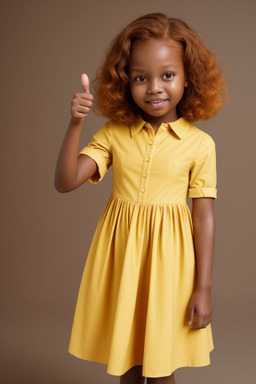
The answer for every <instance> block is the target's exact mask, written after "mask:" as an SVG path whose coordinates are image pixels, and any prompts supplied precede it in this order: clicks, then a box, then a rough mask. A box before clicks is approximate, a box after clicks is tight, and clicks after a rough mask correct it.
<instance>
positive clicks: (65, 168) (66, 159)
mask: <svg viewBox="0 0 256 384" xmlns="http://www.w3.org/2000/svg"><path fill="white" fill-rule="evenodd" d="M82 123H83V122H82V121H80V122H77V123H74V122H73V121H72V120H71V121H70V123H69V127H68V130H67V133H66V135H65V138H64V140H63V144H62V147H61V150H60V153H59V157H58V160H57V165H56V172H55V187H56V189H57V190H58V191H60V192H62V191H66V190H69V189H70V188H71V187H72V186H74V185H75V184H76V179H77V175H78V156H77V155H78V148H79V140H80V135H81V129H82Z"/></svg>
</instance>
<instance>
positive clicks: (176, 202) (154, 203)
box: [109, 193, 188, 206]
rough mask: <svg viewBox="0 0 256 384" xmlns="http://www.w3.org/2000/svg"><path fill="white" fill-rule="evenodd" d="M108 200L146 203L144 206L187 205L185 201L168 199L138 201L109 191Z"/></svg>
mask: <svg viewBox="0 0 256 384" xmlns="http://www.w3.org/2000/svg"><path fill="white" fill-rule="evenodd" d="M109 200H118V201H123V202H126V203H130V204H135V205H146V206H168V205H169V206H170V205H182V206H188V204H187V202H186V201H169V202H161V203H156V202H145V201H139V200H129V199H125V198H124V197H122V196H118V195H116V194H114V193H111V195H110V198H109Z"/></svg>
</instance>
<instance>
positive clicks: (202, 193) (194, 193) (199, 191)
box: [188, 188, 217, 199]
mask: <svg viewBox="0 0 256 384" xmlns="http://www.w3.org/2000/svg"><path fill="white" fill-rule="evenodd" d="M188 197H190V198H192V199H193V198H199V197H212V198H213V199H217V189H216V188H190V189H189V190H188Z"/></svg>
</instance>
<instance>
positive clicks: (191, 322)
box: [188, 307, 195, 325]
mask: <svg viewBox="0 0 256 384" xmlns="http://www.w3.org/2000/svg"><path fill="white" fill-rule="evenodd" d="M194 316H195V307H191V308H190V309H189V322H188V324H189V325H192V324H193V322H194Z"/></svg>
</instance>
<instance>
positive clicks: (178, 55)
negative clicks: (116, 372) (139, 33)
mask: <svg viewBox="0 0 256 384" xmlns="http://www.w3.org/2000/svg"><path fill="white" fill-rule="evenodd" d="M166 63H167V64H168V63H170V64H174V65H180V64H183V51H182V47H181V46H180V44H178V43H177V42H176V41H174V40H172V39H170V38H168V39H163V40H159V39H149V40H146V41H140V40H137V41H135V42H134V43H133V46H132V50H131V58H130V68H132V67H134V66H136V67H144V66H150V65H161V64H162V65H164V64H166Z"/></svg>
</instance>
